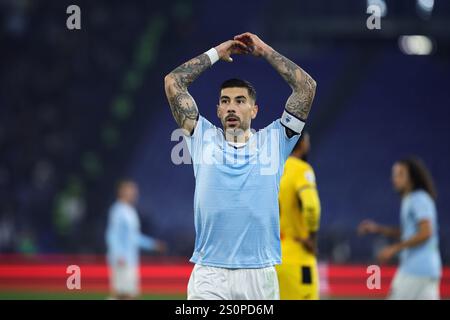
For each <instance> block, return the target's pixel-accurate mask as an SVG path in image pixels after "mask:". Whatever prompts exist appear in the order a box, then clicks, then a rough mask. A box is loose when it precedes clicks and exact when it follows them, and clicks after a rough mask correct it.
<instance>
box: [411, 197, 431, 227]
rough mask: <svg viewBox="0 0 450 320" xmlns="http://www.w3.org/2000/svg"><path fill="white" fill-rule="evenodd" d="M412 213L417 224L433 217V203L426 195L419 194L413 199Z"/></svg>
mask: <svg viewBox="0 0 450 320" xmlns="http://www.w3.org/2000/svg"><path fill="white" fill-rule="evenodd" d="M412 200H413V201H412V205H411V211H412V216H413V218H414V220H415V221H416V222H419V221H421V220H426V219H431V218H432V217H433V212H434V210H433V203H432V201H431V199H429V197H428V196H427V195H425V194H417V195H415V197H414V198H413V199H412Z"/></svg>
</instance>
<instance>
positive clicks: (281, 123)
mask: <svg viewBox="0 0 450 320" xmlns="http://www.w3.org/2000/svg"><path fill="white" fill-rule="evenodd" d="M246 53H248V54H252V55H254V56H256V57H261V58H263V59H264V60H266V61H267V62H268V63H270V64H271V65H272V67H274V68H275V70H276V71H277V72H278V73H279V74H280V75H281V76H282V77H283V78H284V80H285V81H286V82H287V83H288V84H289V86H290V87H291V88H292V94H291V95H290V96H289V98H288V99H287V102H286V105H285V110H284V112H282V110H280V118H279V119H276V120H275V121H273V122H272V123H271V124H270V125H269V126H267V127H266V128H264V129H262V130H260V131H258V132H256V133H254V134H253V133H252V132H251V130H250V128H251V127H250V125H251V121H252V119H254V118H255V117H256V115H257V113H258V106H257V105H256V92H255V90H254V88H253V86H252V85H251V84H250V83H249V82H247V81H243V80H240V79H230V80H228V81H225V82H224V83H223V84H222V87H221V90H220V97H219V104H218V105H217V116H218V117H219V118H220V120H221V122H222V126H223V130H222V129H220V128H217V127H216V126H214V125H213V124H212V123H211V122H209V121H208V120H206V119H205V118H204V117H202V116H201V115H200V114H199V111H198V108H197V104H196V103H195V101H194V99H193V98H192V96H191V95H190V94H189V92H188V90H187V88H188V86H189V85H190V84H191V83H192V82H193V81H194V80H195V79H196V78H197V77H198V76H199V75H200V74H202V73H203V72H204V71H206V70H207V69H209V68H210V67H211V66H212V65H213V64H214V63H215V62H217V61H218V60H219V59H222V60H225V61H228V62H231V61H232V59H231V57H230V55H232V54H246ZM315 87H316V84H315V81H314V80H313V79H312V78H311V77H310V76H309V75H308V74H307V73H306V72H305V71H304V70H303V69H301V68H300V67H299V66H298V65H296V64H295V63H293V62H292V61H290V60H289V59H288V58H286V57H284V56H283V55H281V54H279V53H278V52H277V51H275V50H274V49H273V48H271V47H270V46H269V45H267V44H266V43H264V42H263V41H262V40H261V39H260V38H259V37H258V36H256V35H254V34H251V33H248V32H247V33H244V34H241V35H238V36H236V37H234V40H228V41H226V42H224V43H222V44H220V45H218V46H217V47H215V48H212V49H210V50H208V51H206V52H205V53H203V54H201V55H199V56H197V57H196V58H193V59H191V60H190V61H188V62H186V63H184V64H182V65H181V66H179V67H178V68H176V69H175V70H173V71H172V72H171V73H169V74H168V75H167V76H166V78H165V90H166V95H167V98H168V100H169V104H170V107H171V110H172V113H173V116H174V118H175V120H176V122H177V123H178V125H179V126H180V127H181V128H183V129H184V133H185V140H186V142H187V145H188V147H189V152H190V154H191V157H192V160H193V167H194V175H195V195H194V212H195V229H196V239H195V250H194V254H193V256H192V258H191V262H194V263H195V266H194V269H193V271H192V274H191V277H190V280H189V283H188V299H226V300H230V299H231V300H235V299H279V286H278V279H277V274H276V270H275V268H274V266H275V265H276V264H279V263H280V260H281V259H280V256H281V252H280V238H279V233H280V229H279V209H278V188H279V182H280V181H279V180H280V177H281V175H282V173H283V167H284V162H285V160H286V158H287V157H288V156H289V154H290V153H291V151H292V149H293V147H294V145H295V144H296V143H297V141H298V138H299V134H301V132H302V130H303V127H304V124H305V121H306V118H307V116H308V113H309V111H310V108H311V104H312V102H313V99H314V94H315ZM281 114H282V115H281ZM269 145H270V146H271V148H270V152H271V153H270V155H269V156H268V158H269V160H270V161H272V162H271V165H273V167H272V166H271V168H269V169H271V170H264V169H267V167H265V166H264V165H263V163H262V160H261V158H262V157H265V155H266V154H265V153H266V152H267V148H268V146H269ZM264 150H265V152H264ZM224 159H225V160H224Z"/></svg>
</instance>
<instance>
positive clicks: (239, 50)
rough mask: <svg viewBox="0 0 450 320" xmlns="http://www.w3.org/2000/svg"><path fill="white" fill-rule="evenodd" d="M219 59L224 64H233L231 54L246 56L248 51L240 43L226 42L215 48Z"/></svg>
mask: <svg viewBox="0 0 450 320" xmlns="http://www.w3.org/2000/svg"><path fill="white" fill-rule="evenodd" d="M215 49H216V50H217V53H218V55H219V58H220V59H221V60H223V61H226V62H233V58H231V55H232V54H247V53H249V52H250V51H249V49H248V47H247V45H245V44H244V43H243V42H242V41H239V40H228V41H225V42H223V43H221V44H219V45H218V46H217V47H215Z"/></svg>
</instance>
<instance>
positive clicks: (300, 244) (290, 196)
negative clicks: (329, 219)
mask: <svg viewBox="0 0 450 320" xmlns="http://www.w3.org/2000/svg"><path fill="white" fill-rule="evenodd" d="M309 149H310V140H309V134H308V133H306V132H305V133H303V135H302V137H301V138H300V140H299V141H298V142H297V144H296V146H295V147H294V150H293V151H292V153H291V156H290V157H289V158H288V159H287V161H286V164H285V167H284V174H283V176H282V177H281V182H280V193H279V202H280V238H281V258H282V263H281V265H278V266H277V268H276V269H277V272H278V281H279V283H280V298H281V299H283V300H306V299H308V300H318V299H319V275H318V269H317V259H316V255H317V231H318V230H319V223H320V200H319V195H318V192H317V187H316V179H315V175H314V171H313V169H312V167H311V166H310V165H309V164H308V162H306V161H307V156H308V153H309Z"/></svg>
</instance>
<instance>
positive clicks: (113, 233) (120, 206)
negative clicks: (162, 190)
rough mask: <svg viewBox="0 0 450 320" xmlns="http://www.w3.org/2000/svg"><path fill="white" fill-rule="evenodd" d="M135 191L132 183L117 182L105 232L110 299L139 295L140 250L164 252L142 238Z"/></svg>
mask: <svg viewBox="0 0 450 320" xmlns="http://www.w3.org/2000/svg"><path fill="white" fill-rule="evenodd" d="M138 193H139V190H138V187H137V185H136V183H134V182H133V181H131V180H123V181H121V182H119V184H118V187H117V200H116V202H115V203H114V204H113V205H112V206H111V209H110V210H109V217H108V225H107V229H106V244H107V259H108V265H109V275H110V276H109V278H110V287H111V297H112V298H113V299H135V298H137V297H138V295H139V281H140V277H139V249H140V248H142V249H146V250H153V251H158V252H164V251H165V244H164V243H163V242H161V241H158V240H155V239H153V238H151V237H147V236H145V235H143V234H141V231H140V222H139V216H138V213H137V212H136V209H135V204H136V201H137V198H138Z"/></svg>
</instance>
